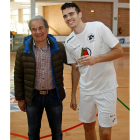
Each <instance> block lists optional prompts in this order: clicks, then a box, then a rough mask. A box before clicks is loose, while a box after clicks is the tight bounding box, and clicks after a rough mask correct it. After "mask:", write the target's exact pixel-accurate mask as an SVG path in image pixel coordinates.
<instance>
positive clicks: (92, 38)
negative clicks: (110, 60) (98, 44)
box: [87, 33, 95, 43]
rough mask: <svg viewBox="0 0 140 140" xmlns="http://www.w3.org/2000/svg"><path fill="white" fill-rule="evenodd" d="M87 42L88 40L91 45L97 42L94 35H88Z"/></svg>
mask: <svg viewBox="0 0 140 140" xmlns="http://www.w3.org/2000/svg"><path fill="white" fill-rule="evenodd" d="M87 40H88V42H89V43H91V42H93V41H95V35H94V34H92V33H91V34H89V35H88V37H87Z"/></svg>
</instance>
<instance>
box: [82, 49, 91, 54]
mask: <svg viewBox="0 0 140 140" xmlns="http://www.w3.org/2000/svg"><path fill="white" fill-rule="evenodd" d="M83 55H90V56H91V50H90V49H89V48H87V47H86V48H83Z"/></svg>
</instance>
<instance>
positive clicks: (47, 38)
mask: <svg viewBox="0 0 140 140" xmlns="http://www.w3.org/2000/svg"><path fill="white" fill-rule="evenodd" d="M47 43H48V45H47V46H50V41H49V39H48V38H47ZM33 46H34V47H35V48H36V45H35V41H34V39H33Z"/></svg>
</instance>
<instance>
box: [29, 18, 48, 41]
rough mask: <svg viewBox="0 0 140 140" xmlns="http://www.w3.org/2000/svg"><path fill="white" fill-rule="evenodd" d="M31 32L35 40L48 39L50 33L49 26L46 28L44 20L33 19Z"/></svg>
mask: <svg viewBox="0 0 140 140" xmlns="http://www.w3.org/2000/svg"><path fill="white" fill-rule="evenodd" d="M31 32H32V36H33V39H34V40H35V42H38V43H39V42H44V41H46V38H47V35H48V28H47V29H46V27H45V25H44V21H43V20H33V21H32V22H31Z"/></svg>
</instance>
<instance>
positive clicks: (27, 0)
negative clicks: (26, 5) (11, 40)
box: [14, 0, 30, 2]
mask: <svg viewBox="0 0 140 140" xmlns="http://www.w3.org/2000/svg"><path fill="white" fill-rule="evenodd" d="M14 2H30V0H15V1H14Z"/></svg>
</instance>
